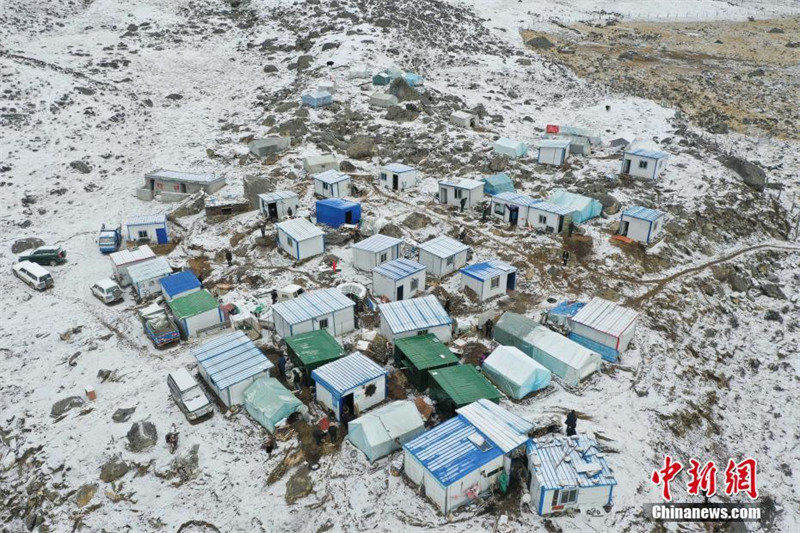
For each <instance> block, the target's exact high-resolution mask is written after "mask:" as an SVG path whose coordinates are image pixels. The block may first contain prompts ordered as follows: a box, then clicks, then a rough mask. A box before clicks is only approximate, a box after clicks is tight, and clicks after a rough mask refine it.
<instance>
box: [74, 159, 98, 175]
mask: <svg viewBox="0 0 800 533" xmlns="http://www.w3.org/2000/svg"><path fill="white" fill-rule="evenodd" d="M69 167H70V168H71V169H72V170H75V171H78V172H80V173H81V174H88V173H89V172H91V171H92V167H90V166H89V164H88V163H86V162H84V161H81V160H80V159H78V160H75V161H73V162H72V163H70V164H69Z"/></svg>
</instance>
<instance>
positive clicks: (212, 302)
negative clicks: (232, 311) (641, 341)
mask: <svg viewBox="0 0 800 533" xmlns="http://www.w3.org/2000/svg"><path fill="white" fill-rule="evenodd" d="M167 305H169V308H170V309H171V310H172V314H173V315H175V318H176V319H177V320H183V319H184V318H190V317H193V316H197V315H199V314H200V313H205V312H206V311H210V310H212V309H216V308H217V307H219V301H218V300H217V299H216V298H214V297H213V296H212V295H211V293H210V292H208V291H207V290H205V289H203V290H199V291H197V292H193V293H190V294H187V295H185V296H179V297H178V298H175V299H173V300H170V301H169V302H168V304H167Z"/></svg>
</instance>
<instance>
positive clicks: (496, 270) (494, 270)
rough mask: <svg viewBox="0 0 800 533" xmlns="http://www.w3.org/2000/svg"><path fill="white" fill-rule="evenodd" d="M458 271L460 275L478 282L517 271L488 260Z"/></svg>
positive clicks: (500, 262)
mask: <svg viewBox="0 0 800 533" xmlns="http://www.w3.org/2000/svg"><path fill="white" fill-rule="evenodd" d="M460 271H461V273H462V274H466V275H467V276H469V277H471V278H475V279H477V280H479V281H486V280H487V279H492V278H493V277H495V276H500V275H502V274H510V273H511V272H516V271H517V269H516V267H513V266H511V265H509V264H508V263H505V262H503V261H497V260H490V261H484V262H482V263H475V264H474V265H469V266H465V267H464V268H462V269H461V270H460Z"/></svg>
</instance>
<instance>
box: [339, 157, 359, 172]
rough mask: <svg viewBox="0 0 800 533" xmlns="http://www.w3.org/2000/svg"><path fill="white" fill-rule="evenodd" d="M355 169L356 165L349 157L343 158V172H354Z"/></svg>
mask: <svg viewBox="0 0 800 533" xmlns="http://www.w3.org/2000/svg"><path fill="white" fill-rule="evenodd" d="M355 169H356V166H355V165H354V164H353V163H351V162H350V161H348V160H347V159H343V160H342V162H341V163H339V170H341V171H342V172H353V171H355Z"/></svg>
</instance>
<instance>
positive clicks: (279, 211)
mask: <svg viewBox="0 0 800 533" xmlns="http://www.w3.org/2000/svg"><path fill="white" fill-rule="evenodd" d="M258 207H259V209H260V210H261V214H262V215H264V218H266V219H267V220H284V219H286V218H292V217H293V216H295V215H296V214H297V209H298V208H299V207H300V200H299V198H298V197H297V193H294V192H292V191H275V192H270V193H266V194H259V195H258Z"/></svg>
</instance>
